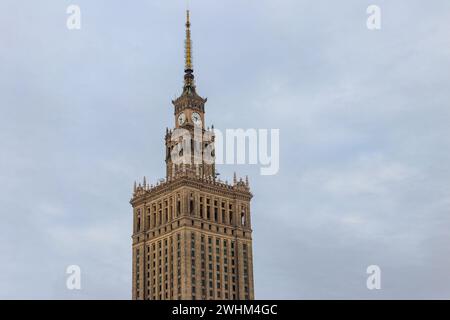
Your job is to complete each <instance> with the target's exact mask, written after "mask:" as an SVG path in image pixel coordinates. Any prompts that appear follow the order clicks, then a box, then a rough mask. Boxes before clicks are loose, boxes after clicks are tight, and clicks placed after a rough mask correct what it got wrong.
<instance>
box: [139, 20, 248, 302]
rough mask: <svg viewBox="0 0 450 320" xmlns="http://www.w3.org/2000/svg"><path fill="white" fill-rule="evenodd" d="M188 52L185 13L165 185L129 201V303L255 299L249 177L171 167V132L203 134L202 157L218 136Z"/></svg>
mask: <svg viewBox="0 0 450 320" xmlns="http://www.w3.org/2000/svg"><path fill="white" fill-rule="evenodd" d="M190 46H191V43H190V22H189V12H188V16H187V23H186V68H185V77H184V80H185V84H184V87H183V93H182V95H181V96H180V97H179V98H178V99H177V100H175V101H173V104H174V109H175V110H174V115H175V126H174V129H171V130H169V129H167V131H166V137H165V141H166V169H167V173H166V179H162V180H160V181H159V182H158V183H157V184H156V185H155V186H153V185H152V186H150V185H148V183H147V181H146V179H145V178H144V181H143V182H142V183H140V184H139V185H137V184H136V183H135V186H134V192H133V196H132V199H131V202H130V203H131V205H132V206H133V236H132V240H133V245H132V250H133V252H132V253H133V254H132V257H133V261H132V265H133V267H132V270H133V278H132V281H133V284H132V298H133V299H140V300H180V299H182V300H206V299H218V300H228V299H229V300H233V299H242V300H244V299H245V300H249V299H254V289H253V253H252V229H251V216H250V200H251V198H252V194H251V192H250V188H249V183H248V178H246V179H245V181H244V180H242V179H239V180H238V179H237V178H236V175H235V176H234V179H233V183H231V184H229V183H227V182H223V181H221V180H220V179H218V178H217V175H216V172H215V165H214V163H209V162H208V163H206V162H205V161H203V160H201V159H200V162H198V163H196V164H194V162H193V161H192V162H188V163H185V162H184V163H181V164H175V163H174V162H173V157H172V155H173V154H174V149H175V153H178V152H179V151H180V150H181V149H182V147H180V149H176V148H177V147H178V146H177V144H178V140H177V139H172V138H171V136H172V133H173V130H176V129H180V128H182V129H184V130H186V131H187V132H193V131H194V130H195V129H198V130H199V131H200V132H201V133H202V134H203V135H204V134H205V133H208V134H209V135H210V136H212V139H210V141H209V142H208V143H206V144H205V143H203V142H201V143H199V148H200V153H199V154H200V158H202V155H203V154H204V153H205V150H206V147H207V145H208V144H211V143H212V144H214V133H213V130H209V129H206V128H205V126H204V122H205V115H204V113H205V108H204V105H205V103H206V99H203V98H201V97H200V96H198V95H197V93H196V88H195V85H194V75H193V68H192V64H191V57H190V53H191V48H190ZM194 113H196V115H197V118H196V117H195V115H193V114H194ZM182 120H184V121H182ZM194 145H195V140H194V143H192V148H194ZM194 153H195V152H194V151H193V150H192V154H194ZM212 155H213V152H212ZM189 160H193V158H190V159H189Z"/></svg>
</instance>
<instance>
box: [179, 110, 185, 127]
mask: <svg viewBox="0 0 450 320" xmlns="http://www.w3.org/2000/svg"><path fill="white" fill-rule="evenodd" d="M185 122H186V115H185V114H184V113H180V115H179V116H178V125H180V126H182V125H183V124H184V123H185Z"/></svg>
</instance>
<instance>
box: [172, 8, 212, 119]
mask: <svg viewBox="0 0 450 320" xmlns="http://www.w3.org/2000/svg"><path fill="white" fill-rule="evenodd" d="M185 26H186V39H185V40H184V84H183V92H182V93H181V96H179V97H178V98H177V99H175V100H173V101H172V103H173V105H174V106H175V117H176V118H178V117H179V115H180V114H181V113H182V112H183V111H184V110H186V109H188V112H187V113H186V114H185V116H187V118H188V119H189V117H190V115H191V114H192V113H194V112H197V113H198V114H199V115H200V117H201V118H202V119H201V120H202V122H203V121H204V113H205V103H206V101H207V99H204V98H202V97H200V96H199V95H198V94H197V92H196V87H195V81H194V67H193V63H192V40H191V21H190V12H189V10H187V11H186V24H185ZM175 123H177V119H175ZM186 124H189V121H186Z"/></svg>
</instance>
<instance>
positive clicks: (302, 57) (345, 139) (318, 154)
mask: <svg viewBox="0 0 450 320" xmlns="http://www.w3.org/2000/svg"><path fill="white" fill-rule="evenodd" d="M69 4H78V5H79V6H80V8H81V13H82V28H81V30H76V31H69V30H68V29H67V28H66V19H67V17H68V15H67V14H66V8H67V6H68V5H69ZM370 4H377V5H379V6H380V7H381V10H382V28H381V30H378V31H370V30H368V29H367V27H366V19H367V14H366V8H367V7H368V5H370ZM185 8H186V5H185V2H184V1H181V0H179V1H156V0H155V1H153V0H137V1H132V2H130V3H126V4H125V3H124V1H119V0H108V1H107V0H95V1H93V0H71V1H60V0H40V1H31V0H28V1H25V0H2V1H1V2H0V108H1V109H0V111H1V113H0V148H1V152H0V298H39V299H47V298H62V299H79V298H85V299H99V298H113V299H129V298H131V239H130V237H131V231H132V230H131V222H132V215H131V206H130V205H129V203H128V202H129V200H130V197H131V192H132V185H133V182H134V180H137V179H141V178H142V176H144V175H145V176H147V177H148V179H149V180H150V181H151V182H155V181H156V180H157V179H159V178H161V177H164V175H165V167H164V141H163V136H164V133H165V128H166V127H168V126H169V127H170V126H172V125H173V109H172V108H173V107H172V105H171V100H172V99H173V98H174V97H175V96H176V95H179V94H180V92H181V86H182V77H183V67H184V65H183V41H184V15H185ZM190 9H191V20H192V37H193V43H194V47H193V53H194V69H195V75H196V80H197V89H198V92H199V93H200V94H201V95H202V96H205V97H208V103H207V105H206V111H207V114H206V116H207V123H208V124H214V125H215V127H217V128H220V129H226V128H257V129H259V128H264V129H271V128H279V129H280V143H281V149H280V171H279V173H278V174H277V175H275V176H261V175H260V174H259V167H258V166H229V165H228V166H226V165H224V166H220V167H219V171H220V172H221V174H222V176H223V177H224V178H225V177H228V178H230V177H231V175H232V172H233V171H234V170H236V171H237V172H238V173H239V174H241V175H246V174H248V175H249V176H250V183H251V188H252V192H253V193H254V198H253V200H252V222H253V230H254V233H253V235H254V244H253V245H254V275H255V295H256V298H258V299H270V298H287V299H312V298H327V299H335V298H368V299H379V298H450V232H449V230H450V184H449V181H450V170H449V168H450V166H449V163H450V125H449V123H450V110H449V108H450V105H449V101H450V90H449V84H450V23H449V21H450V2H449V1H448V0H435V1H432V2H429V3H427V2H425V1H419V0H397V1H386V0H374V1H364V0H363V1H362V0H346V1H331V0H329V1H323V0H307V1H306V0H302V1H300V0H282V1H275V0H270V1H269V0H253V1H251V0H248V1H242V0H228V1H206V0H192V1H191V4H190ZM72 264H76V265H79V266H80V267H81V270H82V290H80V291H69V290H67V289H66V285H65V283H66V277H67V276H66V274H65V271H66V267H67V266H68V265H72ZM373 264H376V265H379V266H380V268H381V270H382V279H381V285H382V289H381V290H368V289H367V288H366V278H367V274H366V268H367V266H369V265H373Z"/></svg>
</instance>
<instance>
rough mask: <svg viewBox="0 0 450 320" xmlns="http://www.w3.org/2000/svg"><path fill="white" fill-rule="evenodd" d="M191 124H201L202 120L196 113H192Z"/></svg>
mask: <svg viewBox="0 0 450 320" xmlns="http://www.w3.org/2000/svg"><path fill="white" fill-rule="evenodd" d="M191 118H192V122H193V123H194V124H195V125H196V126H198V127H199V126H200V125H201V124H202V118H201V117H200V115H199V114H198V113H197V112H194V113H193V114H192V117H191Z"/></svg>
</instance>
